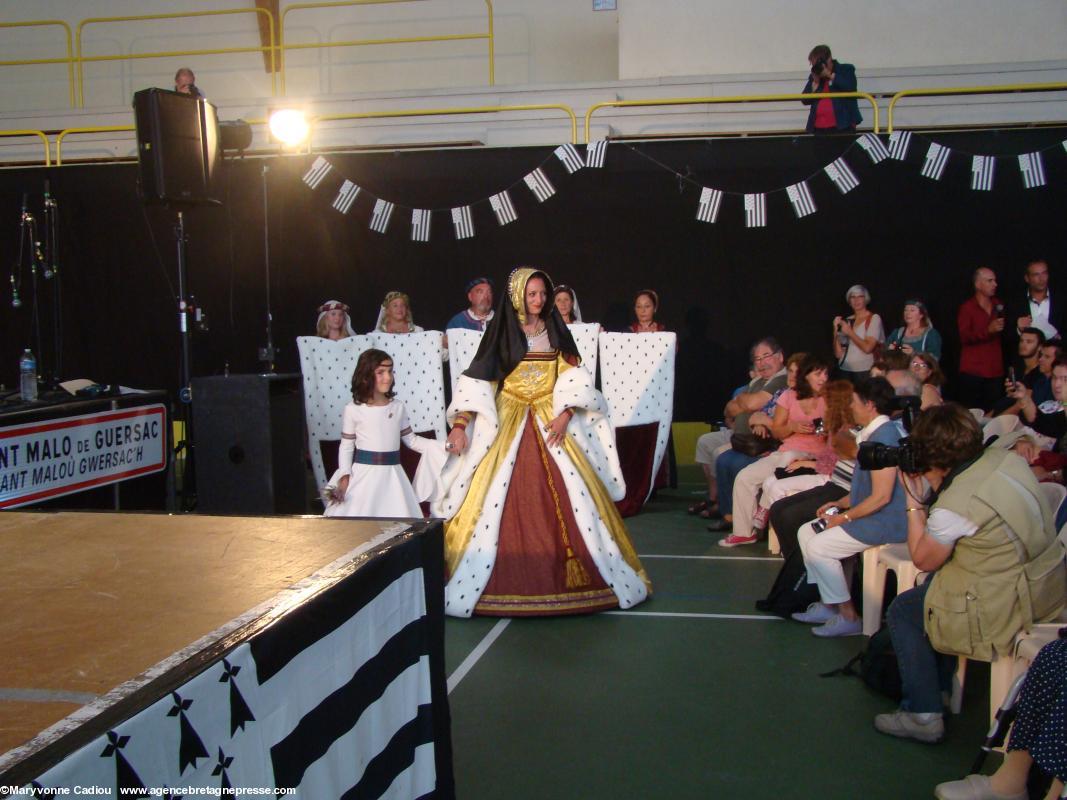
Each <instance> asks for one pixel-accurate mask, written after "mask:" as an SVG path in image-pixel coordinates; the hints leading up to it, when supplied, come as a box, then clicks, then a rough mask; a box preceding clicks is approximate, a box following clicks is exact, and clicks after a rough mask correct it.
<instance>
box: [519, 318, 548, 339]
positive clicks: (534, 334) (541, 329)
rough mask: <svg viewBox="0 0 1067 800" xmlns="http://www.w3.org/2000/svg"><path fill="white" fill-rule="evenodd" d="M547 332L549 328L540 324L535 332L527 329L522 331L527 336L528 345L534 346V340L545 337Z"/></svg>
mask: <svg viewBox="0 0 1067 800" xmlns="http://www.w3.org/2000/svg"><path fill="white" fill-rule="evenodd" d="M546 330H547V328H545V323H543V322H540V323H538V325H537V327H536V328H534V330H533V332H530V331H528V330H526V329H525V328H523V329H522V332H523V333H525V334H526V343H527V344H533V341H534V339H536V338H537V337H538V336H543V335H544V332H545V331H546Z"/></svg>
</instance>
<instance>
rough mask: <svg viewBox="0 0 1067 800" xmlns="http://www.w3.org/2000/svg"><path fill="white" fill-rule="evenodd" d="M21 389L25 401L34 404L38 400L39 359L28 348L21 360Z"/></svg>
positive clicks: (23, 352)
mask: <svg viewBox="0 0 1067 800" xmlns="http://www.w3.org/2000/svg"><path fill="white" fill-rule="evenodd" d="M19 388H20V389H21V390H22V391H21V393H22V399H23V401H25V402H27V403H32V402H34V401H35V400H36V399H37V359H36V357H34V355H33V352H32V351H31V350H30V348H28V347H27V348H26V349H25V350H23V351H22V357H21V358H20V359H19Z"/></svg>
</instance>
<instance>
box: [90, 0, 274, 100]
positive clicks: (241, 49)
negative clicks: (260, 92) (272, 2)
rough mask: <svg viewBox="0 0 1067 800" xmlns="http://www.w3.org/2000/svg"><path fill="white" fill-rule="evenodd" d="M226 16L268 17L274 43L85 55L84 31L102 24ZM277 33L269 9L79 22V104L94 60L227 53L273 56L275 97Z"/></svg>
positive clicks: (95, 19)
mask: <svg viewBox="0 0 1067 800" xmlns="http://www.w3.org/2000/svg"><path fill="white" fill-rule="evenodd" d="M225 14H262V15H265V16H266V18H267V24H268V27H269V29H270V41H271V44H268V45H260V46H259V47H214V48H205V49H200V50H175V51H167V52H154V53H122V54H119V55H103V56H83V55H82V31H83V30H84V29H85V27H86V26H88V25H99V24H103V23H109V22H139V21H142V20H155V19H184V18H186V17H214V16H221V15H225ZM275 41H276V39H275V30H274V15H273V14H271V13H270V12H269V11H268V10H267V9H265V8H224V9H217V10H214V11H184V12H177V13H174V14H140V15H137V16H130V17H90V18H89V19H83V20H82V21H81V22H79V23H78V33H77V37H76V44H77V52H76V55H75V59H74V60H75V62H76V64H77V66H78V105H79V106H81V107H84V106H85V78H84V74H83V73H84V71H83V69H82V67H83V65H84V64H85V63H86V62H90V61H127V60H132V59H138V58H174V57H176V56H201V55H219V54H224V53H263V52H269V53H270V93H271V95H274V94H275V93H276V91H277V84H276V79H275V75H276V70H275V62H274V51H275V47H274V44H273V43H274V42H275Z"/></svg>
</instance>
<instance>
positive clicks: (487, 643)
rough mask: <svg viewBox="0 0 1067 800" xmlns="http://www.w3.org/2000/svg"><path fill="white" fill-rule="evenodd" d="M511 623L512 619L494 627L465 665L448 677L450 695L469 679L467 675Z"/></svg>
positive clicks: (465, 660) (464, 660) (461, 665)
mask: <svg viewBox="0 0 1067 800" xmlns="http://www.w3.org/2000/svg"><path fill="white" fill-rule="evenodd" d="M509 622H511V620H510V619H502V620H500V621H499V622H498V623H497V624H496V625H494V626H493V628H492V630H490V631H489V633H487V634H486V635H485V638H483V639H482V640H481V641H480V642H478V646H477V647H475V648H474V649H473V650H471V652H470V655H468V656H467V657H466V658H465V659H463V663H462V664H460V665H459V666H458V667H456V671H455V672H453V673H452V674H451V675H449V676H448V693H449V694H452V690H453V689H455V688H456V686H458V685H459V682H460V681H461V680H463V679H464V678H465V677H467V673H468V672H470V671H471V669H473V668H474V665H475V664H477V663H478V659H480V658H481V657H482V656H484V655H485V651H486V650H488V649H489V648H490V647H491V646H492V644H493V642H495V641H496V640H497V638H498V637H499V636H500V634H502V633H503V632H504V628H506V627H507V626H508V623H509Z"/></svg>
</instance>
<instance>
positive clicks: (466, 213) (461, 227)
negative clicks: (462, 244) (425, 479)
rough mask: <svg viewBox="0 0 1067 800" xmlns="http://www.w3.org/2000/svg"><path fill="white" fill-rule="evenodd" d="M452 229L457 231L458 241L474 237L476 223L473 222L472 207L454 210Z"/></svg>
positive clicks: (461, 207)
mask: <svg viewBox="0 0 1067 800" xmlns="http://www.w3.org/2000/svg"><path fill="white" fill-rule="evenodd" d="M452 227H454V228H455V229H456V238H457V239H469V238H471V237H472V236H474V223H473V222H472V221H471V207H470V206H460V207H459V208H453V209H452Z"/></svg>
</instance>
